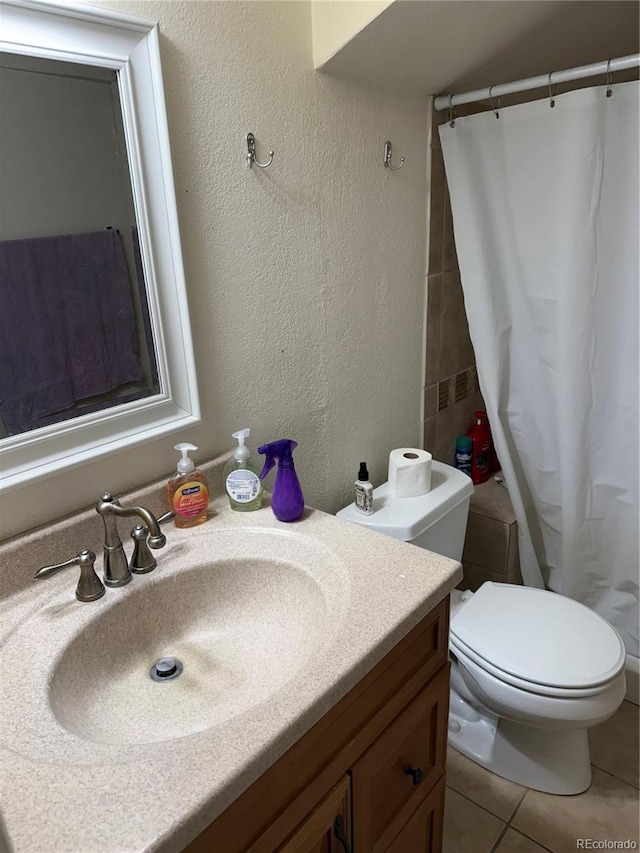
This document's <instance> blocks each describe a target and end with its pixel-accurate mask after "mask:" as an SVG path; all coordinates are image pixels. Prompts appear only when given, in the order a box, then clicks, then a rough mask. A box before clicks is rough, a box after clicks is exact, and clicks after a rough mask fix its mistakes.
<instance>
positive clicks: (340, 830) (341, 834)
mask: <svg viewBox="0 0 640 853" xmlns="http://www.w3.org/2000/svg"><path fill="white" fill-rule="evenodd" d="M333 834H334V835H335V837H336V838H337V839H338V841H339V842H340V844H342V847H343V849H344V853H351V845H350V844H349V841H348V839H347V835H346V832H345V829H344V818H343V817H342V815H341V814H339V815H338V816H337V817H336V819H335V820H334V822H333Z"/></svg>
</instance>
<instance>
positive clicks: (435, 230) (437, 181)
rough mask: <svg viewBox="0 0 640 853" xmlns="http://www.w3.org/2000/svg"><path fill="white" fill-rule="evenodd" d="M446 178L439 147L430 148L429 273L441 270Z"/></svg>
mask: <svg viewBox="0 0 640 853" xmlns="http://www.w3.org/2000/svg"><path fill="white" fill-rule="evenodd" d="M445 192H446V180H445V176H444V161H443V159H442V151H441V150H440V148H439V147H438V148H436V147H432V148H431V187H430V201H429V223H428V227H429V266H428V269H427V272H428V273H429V274H430V275H433V274H434V273H435V274H437V273H440V272H442V257H443V254H442V253H443V242H444V200H445Z"/></svg>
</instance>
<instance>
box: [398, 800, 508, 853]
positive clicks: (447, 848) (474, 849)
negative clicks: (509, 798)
mask: <svg viewBox="0 0 640 853" xmlns="http://www.w3.org/2000/svg"><path fill="white" fill-rule="evenodd" d="M504 826H505V824H504V823H503V822H502V821H501V820H498V818H497V817H495V816H494V815H492V814H489V812H487V811H485V810H484V809H482V808H480V806H477V805H476V804H475V803H472V802H471V800H468V799H467V798H466V797H463V796H461V795H460V794H458V793H457V791H454V790H452V789H451V788H447V797H446V800H445V812H444V844H443V848H442V849H443V853H490V851H491V849H492V848H493V845H494V844H495V843H496V841H497V840H498V838H499V837H500V833H501V832H502V830H503V829H504ZM407 853H409V851H407Z"/></svg>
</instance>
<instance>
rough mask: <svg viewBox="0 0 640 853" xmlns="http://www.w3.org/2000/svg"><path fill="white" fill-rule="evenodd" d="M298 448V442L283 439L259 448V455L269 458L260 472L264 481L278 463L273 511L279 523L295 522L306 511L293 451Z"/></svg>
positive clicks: (272, 498)
mask: <svg viewBox="0 0 640 853" xmlns="http://www.w3.org/2000/svg"><path fill="white" fill-rule="evenodd" d="M297 446H298V444H297V442H295V441H292V440H291V439H290V438H281V439H280V440H279V441H272V442H271V443H270V444H263V445H262V447H259V448H258V453H263V454H264V455H265V456H266V457H267V458H266V460H265V463H264V468H263V469H262V471H261V472H260V479H261V480H264V478H265V477H266V476H267V474H268V473H269V471H270V470H271V469H272V468H273V466H274V465H275V464H276V461H277V462H278V470H277V471H276V478H275V481H274V484H273V494H272V495H271V509H272V510H273V514H274V515H275V517H276V518H277V519H278V520H279V521H295V520H296V519H297V518H300V516H301V515H302V513H303V511H304V497H303V495H302V489H301V488H300V483H299V482H298V475H297V474H296V471H295V468H294V465H293V451H294V450H295V449H296V447H297Z"/></svg>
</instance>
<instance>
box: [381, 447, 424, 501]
mask: <svg viewBox="0 0 640 853" xmlns="http://www.w3.org/2000/svg"><path fill="white" fill-rule="evenodd" d="M431 460H432V456H431V454H430V453H427V451H426V450H419V449H418V448H415V447H398V448H396V450H392V451H391V453H390V454H389V477H388V480H389V486H390V488H391V494H392V495H394V496H395V497H396V498H416V497H418V495H426V493H427V492H428V491H429V490H430V489H431Z"/></svg>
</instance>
